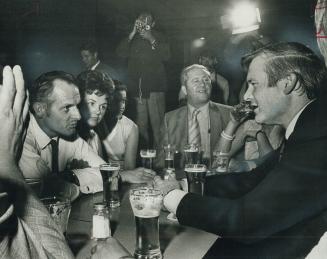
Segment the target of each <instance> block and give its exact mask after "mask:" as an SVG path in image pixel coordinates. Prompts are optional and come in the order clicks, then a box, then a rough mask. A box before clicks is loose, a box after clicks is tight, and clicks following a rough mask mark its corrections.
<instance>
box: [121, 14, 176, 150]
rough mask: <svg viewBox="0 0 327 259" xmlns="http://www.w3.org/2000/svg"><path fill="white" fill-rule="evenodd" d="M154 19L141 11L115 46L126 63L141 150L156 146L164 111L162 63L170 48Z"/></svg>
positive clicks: (165, 82)
mask: <svg viewBox="0 0 327 259" xmlns="http://www.w3.org/2000/svg"><path fill="white" fill-rule="evenodd" d="M155 25H156V22H155V18H154V16H153V15H152V14H151V13H147V12H142V13H141V14H140V15H139V16H138V17H137V19H136V20H135V22H134V26H133V29H132V31H131V32H130V33H129V35H128V36H127V37H125V38H124V39H122V41H121V42H120V43H119V45H118V47H117V54H118V56H119V57H121V58H124V59H128V61H127V63H128V64H127V77H128V80H127V87H128V93H129V95H130V96H131V97H133V99H132V100H131V101H132V102H133V107H135V114H133V117H135V123H136V124H137V126H138V127H139V133H140V141H139V145H140V146H141V147H151V146H154V147H157V146H158V144H159V130H160V124H161V122H162V120H163V117H164V114H165V110H166V97H165V93H166V91H167V75H166V71H165V70H166V69H165V64H164V63H165V62H166V61H168V60H169V58H170V48H169V44H168V42H167V39H166V37H165V36H164V35H163V33H161V32H159V31H157V30H156V29H155Z"/></svg>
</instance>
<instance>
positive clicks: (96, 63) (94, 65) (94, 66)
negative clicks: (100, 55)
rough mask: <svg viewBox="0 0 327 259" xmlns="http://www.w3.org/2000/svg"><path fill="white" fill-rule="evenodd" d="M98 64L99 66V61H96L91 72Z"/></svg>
mask: <svg viewBox="0 0 327 259" xmlns="http://www.w3.org/2000/svg"><path fill="white" fill-rule="evenodd" d="M99 64H100V60H98V62H97V63H95V64H94V65H93V66H92V67H91V70H94V69H95V68H96V67H97V66H98V65H99Z"/></svg>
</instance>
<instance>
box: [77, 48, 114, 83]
mask: <svg viewBox="0 0 327 259" xmlns="http://www.w3.org/2000/svg"><path fill="white" fill-rule="evenodd" d="M80 51H81V57H82V61H83V63H84V65H85V67H86V69H87V70H98V71H101V72H102V73H106V74H107V75H109V77H110V78H112V79H120V78H119V75H118V73H117V71H116V70H115V69H113V68H112V67H110V66H108V65H107V64H105V63H103V62H102V61H101V60H100V58H99V51H98V48H97V46H96V44H95V43H94V42H87V43H85V44H84V45H83V46H81V48H80Z"/></svg>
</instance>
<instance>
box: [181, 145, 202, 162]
mask: <svg viewBox="0 0 327 259" xmlns="http://www.w3.org/2000/svg"><path fill="white" fill-rule="evenodd" d="M184 157H185V160H184V162H185V164H198V163H200V148H199V145H198V144H187V145H185V147H184Z"/></svg>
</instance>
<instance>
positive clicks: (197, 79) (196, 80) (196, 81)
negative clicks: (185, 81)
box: [192, 78, 200, 83]
mask: <svg viewBox="0 0 327 259" xmlns="http://www.w3.org/2000/svg"><path fill="white" fill-rule="evenodd" d="M192 82H193V83H199V82H200V80H199V78H194V79H192Z"/></svg>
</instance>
